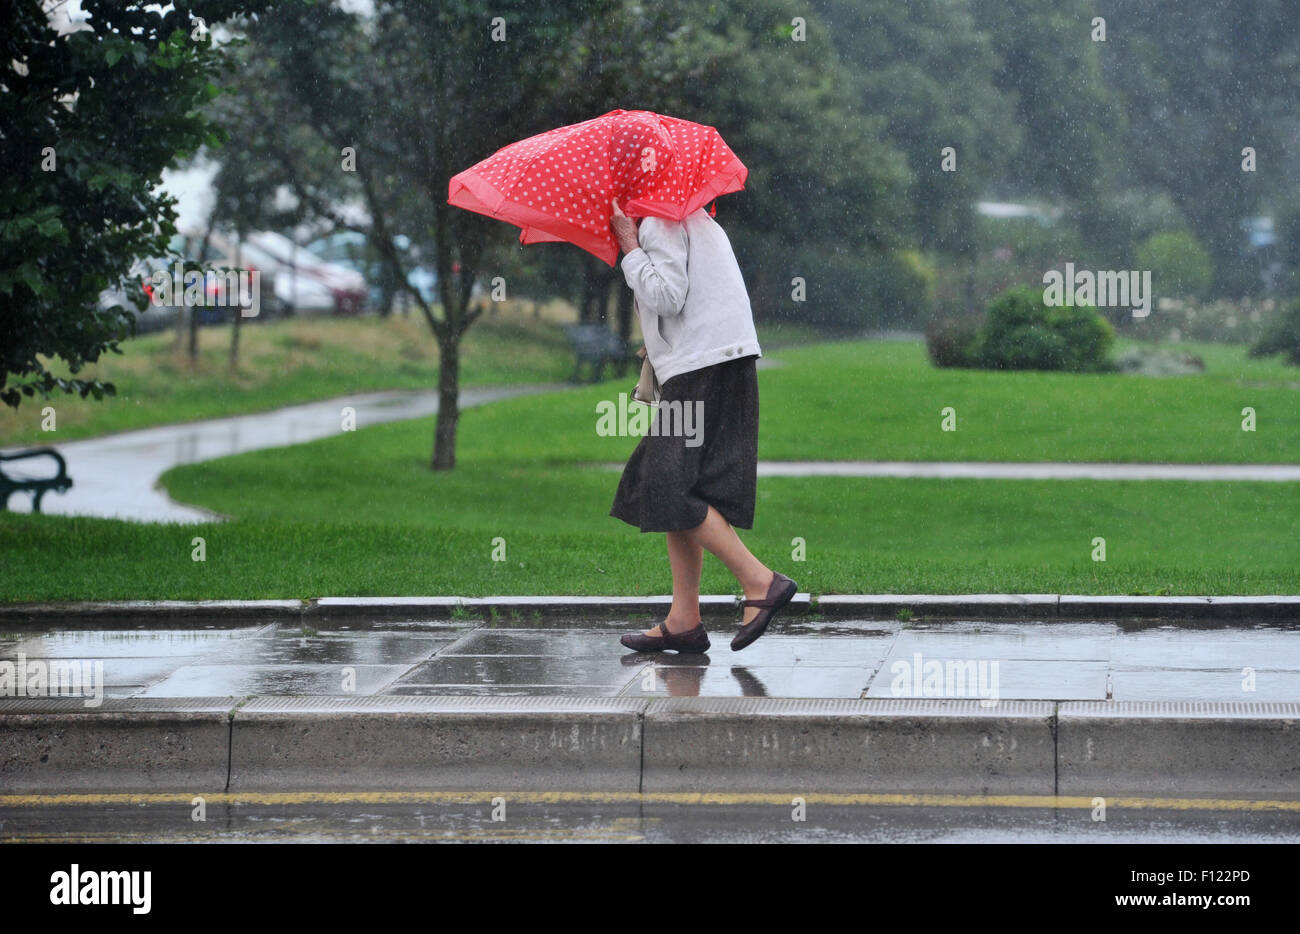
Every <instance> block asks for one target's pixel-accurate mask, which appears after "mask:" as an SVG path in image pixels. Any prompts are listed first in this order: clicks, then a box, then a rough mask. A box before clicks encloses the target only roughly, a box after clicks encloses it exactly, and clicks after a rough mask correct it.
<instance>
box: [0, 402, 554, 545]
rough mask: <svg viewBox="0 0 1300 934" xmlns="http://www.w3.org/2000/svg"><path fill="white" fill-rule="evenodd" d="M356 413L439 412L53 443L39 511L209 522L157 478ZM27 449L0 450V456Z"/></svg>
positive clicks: (30, 468)
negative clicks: (49, 485) (56, 463)
mask: <svg viewBox="0 0 1300 934" xmlns="http://www.w3.org/2000/svg"><path fill="white" fill-rule="evenodd" d="M553 388H557V387H553V386H492V387H482V388H469V389H462V390H461V392H460V406H461V408H470V407H473V406H476V405H482V404H484V403H487V402H494V401H496V400H498V399H506V398H509V397H511V396H518V395H524V394H528V393H535V392H542V391H544V390H546V389H553ZM345 406H350V407H351V408H352V409H354V410H355V425H356V427H357V428H364V427H366V426H369V425H378V424H381V423H383V422H392V421H400V420H403V419H411V418H423V417H425V416H428V415H433V414H434V413H436V412H437V411H438V394H437V393H436V392H431V391H398V390H392V391H386V392H371V393H359V394H357V395H352V396H342V397H339V398H336V399H326V400H323V401H320V402H310V403H306V404H304V405H295V406H289V407H287V408H282V409H276V410H274V411H271V412H260V413H256V414H253V415H237V416H232V417H231V418H216V419H209V420H207V421H200V422H187V423H185V424H180V425H163V426H160V427H157V428H145V429H141V430H139V431H124V432H121V433H119V434H114V435H106V436H104V437H101V438H91V439H88V440H85V441H69V442H66V443H57V444H56V445H55V448H56V450H58V452H59V453H60V454H62V455H63V457H64V459H65V460H66V461H67V464H68V476H70V477H71V478H72V482H73V486H72V489H71V490H69V491H68V492H66V493H63V494H55V493H51V494H49V495H47V496H46V497H45V498H44V499H43V500H42V502H41V511H42V512H47V513H53V514H56V515H65V516H73V515H76V516H100V517H103V518H109V519H129V520H131V521H135V522H185V523H192V522H211V521H212V520H213V519H214V518H220V517H219V516H215V515H214V514H213V513H211V512H209V511H207V510H205V509H199V508H196V507H192V506H185V505H182V504H180V503H176V502H173V501H172V500H171V499H170V498H169V497H168V496H167V494H166V492H165V491H163V490H162V489H157V488H156V485H157V482H158V478H159V477H161V476H162V474H163V473H164V471H167V470H170V469H171V468H172V467H175V466H177V465H178V464H191V463H195V462H197V461H205V460H212V459H213V458H217V457H228V456H230V455H232V454H243V453H245V452H247V451H259V450H262V449H264V448H275V447H284V446H286V445H290V444H302V443H304V442H307V441H316V440H318V439H320V438H325V437H328V436H330V435H336V434H339V433H340V432H341V430H342V423H343V408H344V407H345ZM32 446H34V445H24V446H19V447H13V448H5V449H4V453H11V452H13V451H20V450H24V449H26V448H27V447H32ZM52 468H53V464H52V462H51V461H50V460H49V459H48V458H41V459H39V460H33V461H30V462H27V463H24V464H22V465H19V466H16V467H14V468H13V469H12V470H10V469H9V468H6V470H7V471H9V472H11V473H14V474H15V475H18V476H49V475H50V473H51V471H52ZM10 508H11V509H12V510H13V511H15V512H29V511H30V510H31V497H29V496H15V497H13V499H12V500H11V501H10Z"/></svg>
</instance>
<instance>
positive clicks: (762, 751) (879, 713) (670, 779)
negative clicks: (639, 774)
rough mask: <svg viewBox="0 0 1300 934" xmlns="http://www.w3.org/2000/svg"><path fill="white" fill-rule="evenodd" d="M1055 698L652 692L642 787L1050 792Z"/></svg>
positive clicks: (649, 789) (651, 789)
mask: <svg viewBox="0 0 1300 934" xmlns="http://www.w3.org/2000/svg"><path fill="white" fill-rule="evenodd" d="M755 700H757V701H759V702H760V703H758V704H755V703H753V701H755ZM1054 707H1055V705H1053V704H1050V703H1042V702H1035V701H1004V702H1002V703H1001V704H999V705H998V706H997V707H996V708H985V707H981V706H980V703H979V702H978V701H968V700H941V701H926V700H922V701H913V700H893V699H890V700H803V699H793V698H791V699H776V698H773V699H770V700H764V699H761V698H753V699H750V698H716V699H715V698H670V699H665V700H656V701H654V702H652V703H651V704H650V706H649V707H648V708H647V709H646V713H645V731H646V740H645V765H644V780H643V789H644V790H645V791H647V792H665V791H678V792H681V791H689V792H708V791H718V790H721V789H726V790H728V791H741V792H744V791H750V792H758V791H769V792H770V791H788V792H790V793H792V794H799V793H804V792H807V793H812V792H839V793H845V794H851V793H860V792H878V791H889V792H899V793H924V792H933V793H944V792H948V793H959V792H960V793H966V794H1051V793H1052V787H1053V781H1054V774H1053V772H1054V770H1053V756H1054V751H1053V741H1052V733H1053V724H1052V717H1053V711H1054Z"/></svg>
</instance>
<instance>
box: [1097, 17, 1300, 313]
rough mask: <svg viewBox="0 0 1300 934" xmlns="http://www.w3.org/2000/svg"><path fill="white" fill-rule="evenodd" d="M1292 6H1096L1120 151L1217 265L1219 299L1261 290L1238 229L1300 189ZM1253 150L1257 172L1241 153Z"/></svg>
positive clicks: (1299, 43) (1299, 25)
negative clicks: (1122, 112) (1118, 109)
mask: <svg viewBox="0 0 1300 934" xmlns="http://www.w3.org/2000/svg"><path fill="white" fill-rule="evenodd" d="M1294 7H1295V4H1294V3H1292V2H1291V0H1254V2H1251V3H1231V2H1203V3H1190V4H1189V3H1186V2H1182V0H1140V2H1134V0H1099V2H1098V3H1097V13H1098V14H1099V15H1104V16H1105V17H1106V19H1107V23H1108V27H1109V28H1108V37H1107V42H1106V46H1107V52H1108V54H1107V55H1106V56H1105V61H1106V74H1107V76H1108V78H1109V80H1110V82H1111V84H1112V85H1113V86H1114V87H1115V88H1116V90H1117V93H1118V94H1119V95H1120V96H1121V97H1122V100H1123V105H1124V107H1125V108H1126V110H1127V112H1128V130H1127V133H1126V134H1125V135H1124V136H1123V137H1122V142H1117V144H1116V145H1117V146H1118V147H1119V148H1122V149H1123V151H1124V152H1125V153H1126V154H1127V159H1126V162H1127V164H1128V165H1129V166H1130V167H1131V169H1130V170H1131V172H1132V175H1133V178H1134V180H1135V181H1136V182H1137V183H1139V184H1141V185H1143V186H1145V187H1147V188H1149V189H1155V190H1163V191H1166V192H1168V193H1169V194H1170V196H1172V198H1173V199H1174V201H1175V203H1176V204H1177V206H1178V208H1179V209H1180V210H1181V212H1182V214H1183V215H1184V216H1185V217H1186V218H1187V219H1188V220H1189V221H1190V223H1191V225H1192V230H1193V232H1194V233H1195V234H1196V236H1197V238H1198V239H1199V240H1200V241H1201V242H1202V243H1204V244H1205V245H1206V247H1207V248H1208V249H1209V251H1210V254H1211V256H1212V257H1213V259H1214V262H1215V270H1216V275H1215V285H1216V288H1217V289H1218V290H1219V291H1220V294H1238V295H1239V294H1245V293H1247V292H1250V291H1253V290H1255V289H1256V288H1258V287H1259V284H1260V283H1259V280H1258V278H1257V271H1258V270H1257V268H1256V265H1255V263H1254V261H1253V260H1251V259H1250V258H1249V257H1248V256H1247V255H1246V254H1245V251H1244V250H1243V248H1242V245H1243V240H1244V233H1243V231H1242V228H1241V226H1240V223H1241V221H1242V219H1243V218H1245V217H1246V216H1248V215H1250V214H1251V213H1253V212H1254V211H1256V210H1259V209H1261V207H1262V206H1263V203H1264V202H1265V201H1266V200H1269V199H1275V200H1280V199H1281V198H1283V197H1285V196H1289V195H1290V193H1291V192H1292V191H1293V190H1294V189H1295V187H1296V184H1297V183H1300V177H1297V176H1298V175H1300V172H1298V171H1297V169H1296V167H1295V160H1294V159H1289V158H1287V153H1288V150H1289V149H1290V148H1291V147H1292V146H1293V145H1294V143H1293V140H1294V134H1295V131H1296V126H1297V121H1296V116H1297V115H1296V101H1297V100H1300V69H1298V68H1297V48H1298V47H1300V18H1298V17H1297V16H1296V15H1295V9H1294ZM1247 147H1250V148H1251V149H1253V150H1254V151H1255V159H1254V162H1255V165H1254V170H1253V171H1252V170H1248V169H1247V168H1246V165H1245V163H1246V160H1247V157H1246V156H1245V155H1243V152H1242V150H1243V149H1245V148H1247Z"/></svg>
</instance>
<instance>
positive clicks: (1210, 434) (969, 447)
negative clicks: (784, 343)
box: [460, 341, 1300, 463]
mask: <svg viewBox="0 0 1300 934" xmlns="http://www.w3.org/2000/svg"><path fill="white" fill-rule="evenodd" d="M1182 349H1184V350H1187V351H1194V352H1197V353H1200V354H1201V355H1202V356H1203V357H1204V358H1205V361H1206V366H1207V371H1206V373H1204V374H1200V375H1194V376H1180V377H1168V378H1161V379H1156V378H1151V377H1141V376H1130V375H1125V374H1118V373H1111V374H1065V373H999V372H988V371H983V370H941V369H935V368H933V367H931V366H930V365H929V363H928V362H927V360H926V356H925V348H924V346H923V345H921V344H920V343H907V342H862V341H859V342H852V343H841V344H820V345H816V346H805V347H797V348H785V349H782V350H780V351H776V352H774V353H772V354H771V357H772V359H773V360H774V361H779V362H780V363H782V364H784V365H782V366H779V367H775V368H772V369H769V370H765V371H763V372H762V374H761V376H760V389H761V405H760V407H761V413H762V414H761V418H762V428H761V431H760V434H759V456H760V457H761V458H763V459H765V460H817V459H825V460H977V461H978V460H988V461H1055V460H1064V461H1130V462H1146V461H1172V462H1179V463H1295V462H1297V461H1300V371H1297V370H1296V369H1295V368H1292V367H1286V366H1283V365H1281V364H1279V363H1274V362H1271V361H1258V360H1250V359H1248V358H1246V356H1245V351H1244V349H1243V348H1239V347H1219V346H1213V345H1183V347H1182ZM627 389H628V387H627V386H624V385H622V384H621V383H609V384H605V385H601V386H593V387H588V388H584V389H578V390H574V391H572V392H571V393H569V394H566V395H565V396H561V397H555V396H547V397H535V398H528V399H516V400H511V401H510V402H508V403H504V404H502V405H499V406H493V407H491V408H489V409H484V410H482V411H478V412H475V413H473V415H472V416H468V417H470V418H472V419H473V421H474V424H476V425H477V426H478V429H477V430H475V431H467V432H466V433H465V435H464V436H463V437H462V439H461V447H460V450H461V451H462V452H463V453H465V454H467V455H471V456H472V455H477V454H480V453H483V454H486V453H489V452H493V453H495V455H496V456H498V457H507V458H511V459H518V460H521V461H526V462H528V463H535V462H537V461H539V460H546V461H549V462H551V463H566V462H572V461H580V462H581V461H595V460H602V459H603V460H610V459H611V458H612V459H619V458H621V457H623V456H625V455H624V451H623V447H621V446H620V445H619V444H618V443H617V441H618V439H609V438H602V437H599V436H598V435H597V434H596V432H595V423H596V414H595V410H596V405H597V403H598V402H600V401H601V400H604V399H611V400H612V399H615V398H616V397H617V394H618V393H619V392H623V391H626V390H627ZM946 406H951V407H953V408H954V409H955V410H956V416H957V430H956V431H950V432H945V431H942V430H941V421H942V416H941V413H942V410H943V409H944V408H945V407H946ZM1246 406H1251V407H1253V408H1254V409H1255V411H1256V420H1257V427H1256V430H1255V431H1254V432H1246V431H1242V429H1241V424H1242V415H1241V411H1242V409H1243V408H1244V407H1246ZM523 426H527V429H524V428H523Z"/></svg>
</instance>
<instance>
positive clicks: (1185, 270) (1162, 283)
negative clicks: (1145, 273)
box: [1137, 231, 1214, 298]
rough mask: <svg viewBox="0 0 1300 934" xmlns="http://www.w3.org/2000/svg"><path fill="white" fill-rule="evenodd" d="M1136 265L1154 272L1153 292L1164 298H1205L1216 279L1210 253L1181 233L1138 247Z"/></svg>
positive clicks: (1154, 238)
mask: <svg viewBox="0 0 1300 934" xmlns="http://www.w3.org/2000/svg"><path fill="white" fill-rule="evenodd" d="M1137 264H1138V268H1139V269H1149V270H1151V288H1152V289H1153V290H1154V291H1155V292H1156V294H1157V295H1162V296H1173V297H1178V298H1202V297H1204V295H1205V293H1206V291H1207V290H1208V289H1209V287H1210V282H1211V281H1212V280H1213V279H1214V261H1213V260H1212V259H1211V258H1210V254H1209V252H1207V251H1206V249H1205V247H1203V246H1201V243H1200V241H1199V240H1197V239H1196V238H1195V237H1193V236H1192V235H1191V234H1189V233H1184V232H1181V231H1179V232H1177V233H1160V234H1155V235H1154V236H1151V237H1148V238H1147V239H1146V240H1145V241H1143V243H1142V245H1141V246H1139V247H1138V250H1137Z"/></svg>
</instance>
